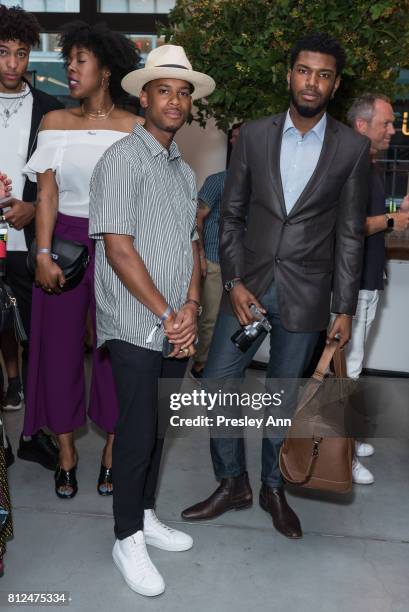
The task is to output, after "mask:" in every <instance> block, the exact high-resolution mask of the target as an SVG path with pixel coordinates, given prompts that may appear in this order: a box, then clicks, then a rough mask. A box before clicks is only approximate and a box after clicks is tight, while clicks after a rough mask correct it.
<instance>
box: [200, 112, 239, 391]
mask: <svg viewBox="0 0 409 612" xmlns="http://www.w3.org/2000/svg"><path fill="white" fill-rule="evenodd" d="M241 125H242V124H241V123H235V124H234V125H233V127H232V129H231V135H230V144H231V146H232V147H234V145H235V144H236V141H237V138H238V137H239V133H240V128H241ZM226 174H227V171H226V170H224V171H223V172H217V173H216V174H211V175H210V176H208V177H207V179H206V180H205V182H204V184H203V187H202V188H201V190H200V191H199V194H198V198H199V208H198V211H197V231H198V234H199V257H200V270H201V275H202V289H201V303H202V308H203V311H202V314H201V316H200V320H199V343H198V345H197V346H196V354H195V359H194V363H193V366H192V369H191V371H190V373H191V376H192V377H193V378H195V379H200V378H201V377H202V372H203V369H204V366H205V364H206V360H207V355H208V352H209V348H210V343H211V341H212V337H213V330H214V326H215V323H216V319H217V315H218V312H219V306H220V300H221V297H222V294H223V283H222V275H221V271H220V262H219V221H220V203H221V199H222V195H223V189H224V183H225V180H226Z"/></svg>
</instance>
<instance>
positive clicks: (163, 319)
mask: <svg viewBox="0 0 409 612" xmlns="http://www.w3.org/2000/svg"><path fill="white" fill-rule="evenodd" d="M171 314H172V308H171V307H170V306H168V307H167V308H166V310H165V312H164V313H163V315H162V316H161V318H160V320H161V321H162V323H163V322H164V321H166V319H167V318H168V317H169V315H171Z"/></svg>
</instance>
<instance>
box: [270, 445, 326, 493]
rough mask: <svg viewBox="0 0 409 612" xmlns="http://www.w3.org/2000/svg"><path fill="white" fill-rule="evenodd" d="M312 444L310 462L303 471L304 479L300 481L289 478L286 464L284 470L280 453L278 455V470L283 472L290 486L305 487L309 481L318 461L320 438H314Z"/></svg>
mask: <svg viewBox="0 0 409 612" xmlns="http://www.w3.org/2000/svg"><path fill="white" fill-rule="evenodd" d="M312 442H313V447H312V451H311V457H310V461H309V464H308V467H307V469H306V471H305V476H304V478H301V479H300V480H297V479H296V478H294V477H293V476H291V474H290V473H289V470H288V465H287V464H286V465H285V469H284V466H283V465H282V461H283V457H282V453H280V457H279V462H280V470H281V472H283V470H284V473H285V479H286V481H287V482H289V483H290V484H293V485H298V486H302V485H305V484H306V483H307V482H309V481H310V479H311V476H312V473H313V470H314V465H315V462H316V461H317V459H318V455H319V446H320V444H321V442H322V438H318V439H315V438H314V439H313V440H312Z"/></svg>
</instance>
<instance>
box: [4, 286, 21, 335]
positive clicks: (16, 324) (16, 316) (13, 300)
mask: <svg viewBox="0 0 409 612" xmlns="http://www.w3.org/2000/svg"><path fill="white" fill-rule="evenodd" d="M2 284H3V287H4V289H5V291H6V293H7V296H8V298H9V300H10V304H11V307H12V309H13V317H14V333H15V335H16V339H17V340H18V341H20V342H26V341H27V334H26V332H25V329H24V325H23V321H22V319H21V316H20V312H19V309H18V306H17V300H16V298H15V297H14V293H13V291H12V290H11V288H10V286H9V285H8V284H7V283H5V282H4V281H3V283H2Z"/></svg>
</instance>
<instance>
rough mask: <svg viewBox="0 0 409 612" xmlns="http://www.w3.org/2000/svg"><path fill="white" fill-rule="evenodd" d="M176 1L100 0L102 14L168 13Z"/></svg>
mask: <svg viewBox="0 0 409 612" xmlns="http://www.w3.org/2000/svg"><path fill="white" fill-rule="evenodd" d="M175 4H176V0H100V11H101V12H102V13H168V12H169V11H170V9H172V8H173V7H174V6H175Z"/></svg>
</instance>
